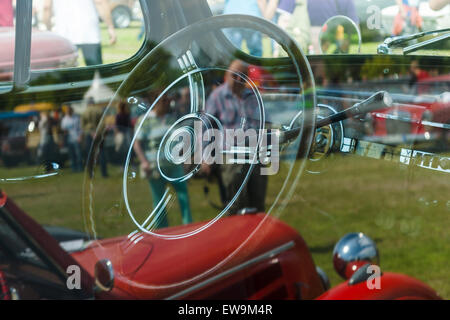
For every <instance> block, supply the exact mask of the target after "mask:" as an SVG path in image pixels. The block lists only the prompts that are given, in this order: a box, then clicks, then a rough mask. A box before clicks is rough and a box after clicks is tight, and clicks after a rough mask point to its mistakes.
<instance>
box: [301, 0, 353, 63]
mask: <svg viewBox="0 0 450 320" xmlns="http://www.w3.org/2000/svg"><path fill="white" fill-rule="evenodd" d="M308 14H309V20H310V23H311V42H312V45H311V48H310V50H309V51H310V52H309V53H311V54H319V53H320V43H319V35H320V30H321V29H322V26H323V25H324V24H325V22H327V20H328V19H330V18H332V17H334V16H338V15H343V16H346V17H349V18H350V19H352V20H353V21H354V22H355V23H356V24H357V25H358V24H359V18H358V15H357V14H356V7H355V3H354V2H353V0H308Z"/></svg>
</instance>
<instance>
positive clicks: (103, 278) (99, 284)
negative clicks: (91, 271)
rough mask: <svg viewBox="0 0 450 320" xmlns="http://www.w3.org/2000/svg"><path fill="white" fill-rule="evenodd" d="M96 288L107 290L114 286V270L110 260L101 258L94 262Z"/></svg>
mask: <svg viewBox="0 0 450 320" xmlns="http://www.w3.org/2000/svg"><path fill="white" fill-rule="evenodd" d="M95 286H96V288H95V289H96V290H99V291H105V292H109V291H111V290H112V289H113V288H114V270H113V266H112V263H111V261H110V260H108V259H103V260H100V261H98V262H97V263H96V264H95Z"/></svg>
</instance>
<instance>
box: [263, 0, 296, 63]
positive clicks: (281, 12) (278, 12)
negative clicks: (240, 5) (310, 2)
mask: <svg viewBox="0 0 450 320" xmlns="http://www.w3.org/2000/svg"><path fill="white" fill-rule="evenodd" d="M294 9H295V0H267V2H266V3H265V4H264V5H263V6H262V10H263V16H264V18H266V19H267V20H271V21H273V22H274V23H275V24H277V25H278V26H279V27H280V28H281V29H283V30H286V28H287V27H288V25H289V22H290V20H291V17H292V13H293V12H294ZM272 43H273V45H272V50H273V55H274V56H275V57H278V56H280V46H279V45H277V43H276V42H275V41H272Z"/></svg>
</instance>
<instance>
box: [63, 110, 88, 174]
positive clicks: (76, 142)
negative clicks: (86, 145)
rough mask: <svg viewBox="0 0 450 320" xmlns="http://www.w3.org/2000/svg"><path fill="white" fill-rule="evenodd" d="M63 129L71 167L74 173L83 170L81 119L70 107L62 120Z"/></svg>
mask: <svg viewBox="0 0 450 320" xmlns="http://www.w3.org/2000/svg"><path fill="white" fill-rule="evenodd" d="M61 129H62V130H63V131H64V133H65V143H66V145H67V148H68V149H69V157H70V165H71V167H72V171H73V172H80V171H82V170H83V165H82V158H81V122H80V117H79V116H77V115H76V114H74V112H73V108H72V107H71V106H70V105H69V106H67V109H66V114H65V115H64V117H63V118H62V120H61Z"/></svg>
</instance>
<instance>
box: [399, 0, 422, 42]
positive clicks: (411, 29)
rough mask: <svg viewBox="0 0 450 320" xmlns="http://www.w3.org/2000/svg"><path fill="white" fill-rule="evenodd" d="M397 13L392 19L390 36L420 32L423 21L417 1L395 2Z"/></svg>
mask: <svg viewBox="0 0 450 320" xmlns="http://www.w3.org/2000/svg"><path fill="white" fill-rule="evenodd" d="M396 2H397V5H398V13H397V15H396V16H395V19H394V27H393V30H392V34H393V35H394V36H398V35H401V34H412V33H416V32H419V31H421V30H422V24H423V20H422V17H421V16H420V14H419V0H396Z"/></svg>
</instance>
